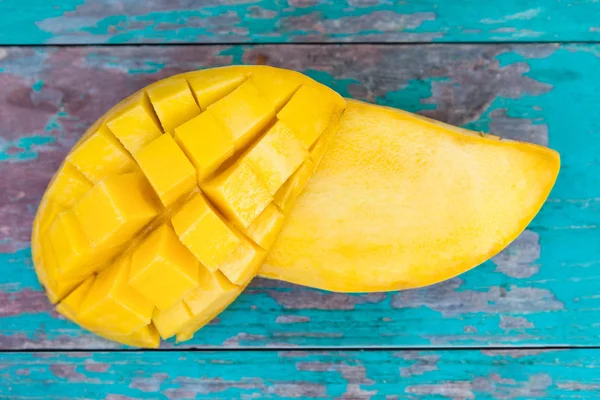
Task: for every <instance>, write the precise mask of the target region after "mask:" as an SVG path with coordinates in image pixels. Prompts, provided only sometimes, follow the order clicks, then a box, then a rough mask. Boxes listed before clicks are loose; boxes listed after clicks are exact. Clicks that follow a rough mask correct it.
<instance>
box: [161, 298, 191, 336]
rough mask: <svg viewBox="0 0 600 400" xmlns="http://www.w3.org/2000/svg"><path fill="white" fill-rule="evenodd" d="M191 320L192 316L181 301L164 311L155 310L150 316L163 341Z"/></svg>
mask: <svg viewBox="0 0 600 400" xmlns="http://www.w3.org/2000/svg"><path fill="white" fill-rule="evenodd" d="M191 319H192V314H190V311H189V310H188V307H187V306H186V305H185V303H184V302H183V301H179V302H177V304H175V305H174V306H173V307H171V308H169V309H168V310H165V311H162V310H160V309H158V308H155V309H154V314H152V322H153V323H154V326H156V329H157V330H158V333H159V334H160V337H161V338H163V339H165V340H166V339H168V338H170V337H172V336H175V335H176V334H177V332H179V331H180V330H181V329H182V328H183V327H184V326H185V324H187V323H188V322H189V321H190V320H191Z"/></svg>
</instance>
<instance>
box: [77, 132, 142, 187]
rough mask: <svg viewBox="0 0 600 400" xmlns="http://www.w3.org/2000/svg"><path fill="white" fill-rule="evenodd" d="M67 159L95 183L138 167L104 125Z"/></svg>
mask: <svg viewBox="0 0 600 400" xmlns="http://www.w3.org/2000/svg"><path fill="white" fill-rule="evenodd" d="M67 161H68V162H69V163H71V164H72V165H74V166H75V167H76V168H77V169H78V170H79V171H80V172H81V173H82V174H83V175H84V176H85V177H86V178H87V179H88V180H89V181H90V182H93V183H98V182H100V181H101V180H103V179H104V178H107V177H109V176H112V175H118V174H122V173H125V172H130V171H134V170H135V169H136V167H137V166H136V164H135V162H134V161H133V158H131V155H130V154H129V153H128V152H127V150H125V148H124V147H123V145H122V144H121V143H120V142H119V141H118V140H117V138H115V136H114V135H113V134H112V133H111V132H110V130H109V129H108V128H107V127H106V126H104V125H102V126H101V127H100V128H99V129H98V131H96V132H95V133H94V134H93V135H92V136H90V137H89V138H87V139H86V140H85V141H84V142H83V143H81V145H79V146H78V147H77V148H76V149H75V150H73V152H72V153H70V154H69V155H68V156H67ZM87 190H89V188H86V191H87Z"/></svg>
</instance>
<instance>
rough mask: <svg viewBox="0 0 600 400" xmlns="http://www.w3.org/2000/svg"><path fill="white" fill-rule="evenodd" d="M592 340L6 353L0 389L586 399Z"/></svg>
mask: <svg viewBox="0 0 600 400" xmlns="http://www.w3.org/2000/svg"><path fill="white" fill-rule="evenodd" d="M599 369H600V352H599V351H598V350H561V351H556V350H555V351H548V350H546V351H532V350H527V351H525V350H512V351H506V350H504V351H485V350H484V351H479V350H470V351H441V352H440V351H367V352H360V351H314V352H303V351H294V352H291V351H281V352H275V351H252V352H239V351H238V352H235V351H221V352H181V351H176V352H131V353H125V354H123V353H119V352H109V353H105V352H104V353H103V352H92V353H61V352H57V353H41V354H40V353H38V354H36V353H12V354H4V355H3V357H2V358H0V379H1V380H0V398H8V399H11V400H18V399H28V400H29V399H43V400H51V399H66V398H70V399H72V398H85V399H142V398H153V399H192V398H196V397H198V398H210V399H250V398H270V399H292V398H321V399H334V398H336V399H338V398H339V399H353V400H360V399H371V398H374V399H375V398H377V399H384V398H385V399H438V398H439V399H442V398H445V399H474V398H477V399H492V398H493V399H511V400H516V399H524V400H525V399H526V400H529V399H533V398H540V399H559V398H560V399H582V398H587V399H592V398H596V397H597V393H598V391H599V390H600V374H599V373H598V370H599Z"/></svg>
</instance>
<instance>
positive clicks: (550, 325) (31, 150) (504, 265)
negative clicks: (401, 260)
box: [0, 44, 600, 349]
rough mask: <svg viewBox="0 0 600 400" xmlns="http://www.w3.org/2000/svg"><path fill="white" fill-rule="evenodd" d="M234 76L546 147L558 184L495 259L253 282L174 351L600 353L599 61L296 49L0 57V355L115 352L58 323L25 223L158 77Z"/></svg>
mask: <svg viewBox="0 0 600 400" xmlns="http://www.w3.org/2000/svg"><path fill="white" fill-rule="evenodd" d="M234 63H268V64H271V65H277V66H282V67H286V68H292V69H297V70H300V71H303V72H305V73H307V74H308V75H310V76H312V77H314V78H315V79H317V80H319V81H321V82H322V83H324V84H326V85H329V86H330V87H332V88H333V89H335V90H337V91H338V92H340V93H342V94H343V95H345V96H349V97H355V98H360V99H364V100H369V101H373V102H377V103H380V104H386V105H391V106H395V107H399V108H403V109H407V110H409V111H416V112H420V113H422V114H425V115H428V116H432V117H435V118H438V119H441V120H444V121H448V122H451V123H454V124H458V125H463V126H467V127H470V128H473V129H476V130H482V131H493V132H495V133H499V134H501V135H504V136H506V137H512V138H517V139H523V140H528V141H532V142H537V143H542V144H549V145H550V146H551V147H553V148H555V149H557V150H558V151H559V152H560V153H561V154H562V160H563V170H562V172H561V175H560V177H559V180H558V182H557V185H556V187H555V189H554V191H553V192H552V194H551V196H550V199H549V200H548V202H547V204H546V205H545V207H544V208H543V210H542V211H541V213H540V214H539V215H538V217H537V218H536V219H535V220H534V222H533V223H532V224H531V225H530V227H529V228H528V230H527V231H526V232H525V233H524V234H523V235H522V236H521V237H520V238H519V239H517V240H516V241H515V242H514V243H513V245H511V246H510V247H509V248H508V249H507V250H506V251H504V252H503V253H502V254H501V255H499V256H497V257H496V258H494V259H493V260H492V261H490V262H487V263H485V264H484V265H483V266H481V267H479V268H477V269H475V270H473V271H470V272H469V273H467V274H464V275H462V276H460V277H458V278H456V279H453V280H450V281H448V282H445V283H442V284H439V285H435V286H433V287H430V288H427V289H422V290H411V291H405V292H398V293H387V294H383V293H372V294H357V295H350V294H332V293H326V292H321V291H317V290H311V289H305V288H300V287H296V286H292V285H288V284H283V283H277V282H271V281H266V280H255V281H254V282H253V284H252V285H251V286H250V288H249V289H248V290H247V291H246V292H245V293H244V294H243V295H242V296H241V297H240V299H238V301H236V302H235V303H234V304H233V305H232V306H231V307H230V308H229V309H228V310H227V311H226V312H224V313H223V314H221V315H220V316H219V318H218V319H217V320H216V321H214V322H213V323H212V324H211V325H209V326H208V327H206V328H204V329H203V330H202V331H201V332H200V333H199V334H198V335H197V336H196V338H195V339H194V340H193V341H191V342H188V343H185V344H183V345H175V344H174V343H172V342H169V343H167V345H166V347H173V346H177V347H178V348H187V347H190V346H192V347H194V346H195V347H230V348H238V347H256V348H263V347H281V348H288V347H303V346H310V347H312V346H361V347H374V346H390V347H407V346H422V347H427V346H459V345H469V346H481V347H486V346H494V345H513V346H525V345H552V344H560V345H564V344H570V345H598V344H599V343H600V327H599V326H598V324H597V318H596V312H595V311H596V310H598V309H599V308H600V296H598V283H597V282H598V280H599V279H600V272H599V270H598V268H597V266H598V263H599V262H600V248H599V247H598V246H596V245H595V244H597V243H600V229H599V228H598V227H599V226H600V213H599V212H598V211H599V209H600V202H599V199H600V186H599V185H598V176H600V163H599V162H598V161H599V158H598V154H600V152H599V149H600V135H598V132H599V131H600V117H599V114H598V109H600V80H598V79H597V73H598V71H599V70H600V46H599V45H593V44H580V45H572V44H565V45H555V44H547V45H540V44H537V45H516V44H511V45H506V44H502V45H428V46H409V45H394V46H386V45H377V46H376V45H341V46H326V45H318V46H317V45H296V46H277V45H265V46H197V47H195V46H168V47H160V46H138V47H128V46H120V47H77V48H69V47H66V48H65V47H60V48H54V47H43V48H18V47H14V48H0V88H1V90H0V120H1V121H2V123H1V124H0V168H1V169H2V174H0V233H1V235H2V236H1V238H0V252H1V253H2V254H0V266H1V267H2V273H1V274H0V348H1V349H25V348H29V349H42V348H46V349H57V348H58V349H60V348H63V349H65V348H79V349H90V348H113V347H115V345H114V344H112V343H108V342H106V341H103V340H101V339H99V338H97V337H95V336H93V335H91V334H89V333H87V332H85V331H82V330H81V329H80V328H78V327H76V326H75V325H73V324H71V323H69V322H68V321H65V320H63V319H61V318H60V317H59V316H58V315H57V314H56V313H55V312H54V311H53V309H52V307H51V306H50V305H49V304H48V302H47V301H46V299H45V296H44V294H43V293H42V292H41V289H40V286H39V284H38V283H37V280H36V277H35V274H34V272H33V269H32V266H31V260H30V251H29V245H28V240H29V234H30V226H31V221H32V218H33V215H34V212H35V209H36V206H37V203H38V201H39V199H40V197H41V195H42V193H43V191H44V188H45V186H46V184H47V182H48V181H49V179H50V177H51V175H52V173H53V172H54V170H55V169H56V168H57V167H58V165H59V163H60V161H61V159H62V158H63V157H64V156H65V154H66V153H67V151H68V149H69V148H70V146H71V145H72V144H73V143H74V142H75V141H76V139H77V138H78V137H79V136H80V135H81V133H82V132H83V131H84V130H85V128H86V127H87V126H89V125H90V124H91V123H92V122H93V121H94V120H95V119H96V118H97V117H99V116H100V115H101V114H102V113H103V112H104V111H106V110H107V109H108V108H110V107H111V106H112V105H113V104H114V103H116V102H117V101H118V100H119V99H121V98H122V97H124V96H126V95H127V94H129V93H132V92H133V91H135V90H137V89H139V88H141V87H143V86H145V85H147V84H148V83H150V82H153V81H155V80H157V79H160V78H162V77H165V76H168V75H171V74H174V73H177V72H182V71H188V70H193V69H198V68H206V67H212V66H217V65H227V64H234Z"/></svg>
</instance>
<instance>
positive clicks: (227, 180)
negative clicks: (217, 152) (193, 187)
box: [201, 160, 273, 228]
mask: <svg viewBox="0 0 600 400" xmlns="http://www.w3.org/2000/svg"><path fill="white" fill-rule="evenodd" d="M201 188H202V190H203V191H204V192H205V193H206V195H207V196H208V198H209V199H210V200H211V201H213V202H214V203H215V204H216V205H217V207H218V208H219V209H220V210H222V212H223V213H224V214H225V215H226V216H227V217H228V218H229V219H231V220H232V221H234V222H235V223H236V224H238V225H239V226H242V227H244V228H247V227H248V226H249V225H250V224H251V223H252V221H254V220H255V219H256V217H258V216H259V215H260V213H261V212H263V210H264V209H265V207H266V206H267V205H268V204H269V203H270V202H271V200H273V197H272V196H271V194H270V193H269V190H268V189H267V187H266V186H265V184H264V183H263V181H262V179H261V178H260V177H259V176H258V174H257V173H256V172H254V170H253V169H252V167H250V164H249V163H248V162H247V161H245V160H241V161H240V162H237V163H236V164H234V165H232V166H231V167H230V168H228V169H227V170H225V171H224V172H223V173H221V174H220V175H218V176H216V177H215V178H213V179H211V180H209V181H207V182H205V183H204V184H203V185H202V186H201Z"/></svg>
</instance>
